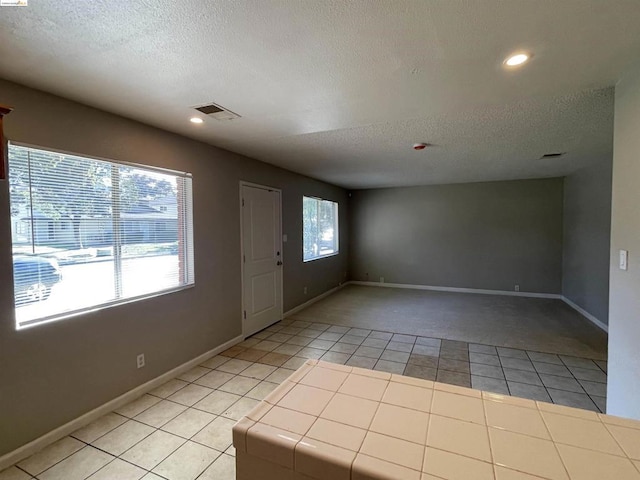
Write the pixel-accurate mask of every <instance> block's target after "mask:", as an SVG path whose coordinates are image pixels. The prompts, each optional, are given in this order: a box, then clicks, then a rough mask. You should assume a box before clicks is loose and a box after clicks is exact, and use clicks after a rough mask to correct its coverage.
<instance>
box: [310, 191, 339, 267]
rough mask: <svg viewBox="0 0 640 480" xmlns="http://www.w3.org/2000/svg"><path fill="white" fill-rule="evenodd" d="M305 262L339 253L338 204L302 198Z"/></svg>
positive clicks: (318, 199)
mask: <svg viewBox="0 0 640 480" xmlns="http://www.w3.org/2000/svg"><path fill="white" fill-rule="evenodd" d="M302 223H303V229H304V232H303V237H304V241H303V260H304V261H305V262H308V261H309V260H315V259H316V258H321V257H326V256H329V255H335V254H336V253H338V245H339V243H338V204H337V203H336V202H331V201H329V200H322V199H321V198H313V197H302Z"/></svg>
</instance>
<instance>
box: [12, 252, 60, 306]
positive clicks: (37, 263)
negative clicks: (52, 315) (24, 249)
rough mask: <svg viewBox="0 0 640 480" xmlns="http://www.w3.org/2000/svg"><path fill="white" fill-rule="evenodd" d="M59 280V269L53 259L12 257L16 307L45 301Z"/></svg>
mask: <svg viewBox="0 0 640 480" xmlns="http://www.w3.org/2000/svg"><path fill="white" fill-rule="evenodd" d="M61 280H62V274H61V273H60V267H59V266H58V262H57V261H56V260H55V259H53V258H46V257H39V256H27V255H20V256H14V257H13V287H14V296H15V302H16V305H20V304H24V303H32V302H41V301H43V300H46V299H47V298H49V295H50V294H51V288H53V286H54V285H55V284H57V283H59V282H60V281H61Z"/></svg>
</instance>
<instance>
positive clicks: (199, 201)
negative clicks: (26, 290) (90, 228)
mask: <svg viewBox="0 0 640 480" xmlns="http://www.w3.org/2000/svg"><path fill="white" fill-rule="evenodd" d="M0 103H3V104H6V105H10V106H13V107H14V108H15V111H14V112H13V113H11V114H10V115H9V116H8V117H6V118H5V131H6V135H7V137H8V138H9V139H10V140H13V141H16V142H23V143H27V144H31V145H34V146H42V147H48V148H53V149H58V150H63V151H68V152H73V153H79V154H85V155H90V156H97V157H103V158H108V159H114V160H121V161H129V162H135V163H141V164H150V165H156V166H159V167H165V168H171V169H176V170H185V171H189V172H192V173H193V178H194V180H193V191H194V223H195V239H194V240H195V255H196V256H195V261H196V265H195V267H196V272H195V273H196V282H197V283H196V286H195V288H192V289H188V290H185V291H181V292H178V293H173V294H169V295H164V296H160V297H156V298H152V299H148V300H144V301H138V302H134V303H130V304H126V305H120V306H117V307H113V308H108V309H104V310H100V311H97V312H94V313H90V314H86V315H82V316H78V317H75V318H72V319H68V320H65V321H61V322H57V323H50V324H46V325H42V326H39V327H36V328H31V329H28V330H22V331H16V330H15V328H14V312H13V293H12V288H11V287H10V286H11V285H12V277H11V234H10V222H9V199H8V185H7V182H5V181H0V246H1V247H0V286H1V287H0V456H1V455H2V454H4V453H7V452H9V451H11V450H13V449H15V448H17V447H19V446H21V445H23V444H25V443H27V442H29V441H31V440H33V439H35V438H37V437H38V436H40V435H42V434H44V433H46V432H47V431H49V430H52V429H53V428H55V427H58V426H60V425H62V424H64V423H66V422H68V421H70V420H72V419H74V418H76V417H78V416H80V415H81V414H83V413H85V412H87V411H89V410H91V409H93V408H95V407H97V406H99V405H101V404H103V403H105V402H106V401H108V400H110V399H112V398H114V397H116V396H118V395H120V394H122V393H124V392H126V391H128V390H130V389H132V388H134V387H136V386H138V385H140V384H142V383H144V382H146V381H148V380H150V379H152V378H154V377H156V376H158V375H160V374H162V373H164V372H166V371H168V370H170V369H172V368H174V367H176V366H178V365H180V364H182V363H184V362H186V361H188V360H190V359H192V358H194V357H196V356H198V355H200V354H202V353H204V352H206V351H208V350H210V349H212V348H215V347H216V346H218V345H220V344H222V343H224V342H225V341H227V340H230V339H232V338H234V337H236V336H238V335H240V334H241V333H242V326H241V313H240V312H241V288H240V287H241V285H240V214H239V205H238V202H239V200H238V199H239V181H240V180H241V179H242V180H246V181H250V182H255V183H259V184H265V185H270V186H273V187H277V188H281V189H282V190H283V196H282V199H283V232H284V233H286V234H287V235H288V242H287V243H285V244H284V248H283V254H284V308H285V311H286V310H289V309H291V308H293V307H295V306H296V305H298V304H300V303H303V302H304V301H306V300H308V299H310V298H312V297H314V296H316V295H318V294H320V293H322V292H324V291H326V290H327V289H329V288H331V287H334V286H336V285H338V283H339V282H341V281H344V279H345V278H346V274H347V260H346V245H347V242H348V232H347V223H346V219H347V216H348V215H347V212H346V208H347V201H346V198H347V197H346V192H345V191H344V190H342V189H340V188H337V187H334V186H331V185H328V184H325V183H322V182H318V181H315V180H312V179H310V178H307V177H302V176H300V175H297V174H294V173H291V172H288V171H285V170H282V169H278V168H275V167H273V166H271V165H267V164H265V163H261V162H258V161H254V160H251V159H248V158H246V157H243V156H240V155H235V154H232V153H230V152H227V151H224V150H220V149H217V148H214V147H212V146H209V145H206V144H203V143H199V142H196V141H193V140H189V139H187V138H184V137H181V136H178V135H174V134H171V133H168V132H165V131H161V130H158V129H155V128H152V127H149V126H145V125H143V124H140V123H137V122H134V121H130V120H127V119H124V118H121V117H118V116H116V115H112V114H108V113H105V112H102V111H99V110H96V109H93V108H90V107H87V106H83V105H80V104H77V103H74V102H71V101H67V100H64V99H61V98H59V97H55V96H52V95H48V94H45V93H42V92H39V91H36V90H31V89H29V88H26V87H22V86H18V85H16V84H13V83H9V82H5V81H1V80H0ZM303 194H306V195H312V196H318V197H323V198H327V199H330V200H334V201H337V202H339V204H340V209H341V210H340V220H341V224H340V230H341V231H340V242H341V251H342V252H341V254H340V255H337V256H334V257H330V258H326V259H322V260H319V261H315V262H310V263H303V262H302V195H303ZM304 286H307V287H308V294H307V295H306V296H305V295H304V294H303V288H304ZM141 352H144V353H145V355H146V360H147V366H146V367H145V368H144V369H141V370H137V369H136V368H135V358H136V355H137V354H138V353H141Z"/></svg>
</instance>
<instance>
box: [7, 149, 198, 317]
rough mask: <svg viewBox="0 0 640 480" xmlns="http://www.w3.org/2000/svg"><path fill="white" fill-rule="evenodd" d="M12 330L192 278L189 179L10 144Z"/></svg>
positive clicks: (183, 283)
mask: <svg viewBox="0 0 640 480" xmlns="http://www.w3.org/2000/svg"><path fill="white" fill-rule="evenodd" d="M9 188H10V199H11V234H12V247H13V272H14V296H15V306H16V321H17V324H18V327H26V326H30V325H34V324H37V323H40V322H43V321H49V320H54V319H58V318H60V317H63V316H66V315H69V314H71V313H77V312H82V311H86V310H92V309H95V308H98V307H101V306H106V305H111V304H114V303H119V302H123V301H131V300H132V299H136V298H141V297H146V296H149V295H152V294H158V293H164V292H168V291H172V290H176V289H179V288H183V287H185V286H187V285H190V284H193V283H194V274H193V240H192V238H193V228H192V223H193V220H192V218H193V216H192V207H191V203H192V199H191V176H190V175H189V174H186V173H179V172H167V171H165V170H159V169H156V170H154V169H152V168H147V167H140V166H131V165H125V164H121V163H113V162H107V161H103V160H95V159H92V158H84V157H79V156H74V155H66V154H60V153H55V152H50V151H44V150H36V149H33V148H27V147H22V146H17V145H9Z"/></svg>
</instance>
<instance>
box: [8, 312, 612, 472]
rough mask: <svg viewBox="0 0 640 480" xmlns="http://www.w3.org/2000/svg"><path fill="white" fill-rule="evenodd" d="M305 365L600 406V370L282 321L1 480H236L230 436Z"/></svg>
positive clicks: (535, 356) (533, 355) (570, 361)
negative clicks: (310, 361)
mask: <svg viewBox="0 0 640 480" xmlns="http://www.w3.org/2000/svg"><path fill="white" fill-rule="evenodd" d="M307 358H322V359H323V360H327V361H330V362H333V363H341V364H347V365H353V366H359V367H364V368H370V369H374V370H383V371H388V372H392V373H403V374H405V375H409V376H414V377H419V378H425V379H430V380H438V381H440V382H444V383H450V384H455V385H462V386H471V387H473V388H478V389H483V390H489V391H494V392H498V393H506V394H511V395H516V396H521V397H526V398H531V399H535V400H543V401H548V402H553V403H559V404H562V405H569V406H576V407H580V408H585V409H588V410H594V411H598V410H601V411H604V408H605V402H606V399H605V386H606V368H607V364H606V362H604V361H594V360H590V359H586V358H579V357H572V356H563V355H553V354H548V353H539V352H534V351H527V350H519V349H512V348H502V347H495V346H491V345H482V344H468V343H466V342H460V341H451V340H443V339H437V338H429V337H420V336H414V335H406V334H395V333H393V332H385V331H376V330H369V329H363V328H349V327H345V326H336V325H329V324H324V323H311V322H305V321H300V320H285V321H283V322H280V323H278V324H276V325H274V326H272V327H270V328H268V329H266V330H265V331H263V332H260V333H258V334H256V335H254V336H253V337H251V338H249V339H247V340H245V341H244V342H242V343H241V344H239V345H238V346H236V347H233V348H231V349H229V350H227V351H226V352H223V353H222V354H221V355H218V356H216V357H213V358H211V359H209V360H208V361H206V362H204V363H203V364H202V365H200V366H198V367H195V368H193V369H192V370H190V371H188V372H186V373H184V374H182V375H180V376H179V377H178V378H175V379H173V380H170V381H169V382H167V383H166V384H164V385H162V386H161V387H159V388H157V389H155V390H153V391H151V392H149V393H148V394H146V395H144V396H142V397H140V398H139V399H137V400H135V401H133V402H131V403H130V404H128V405H126V406H124V407H122V408H119V409H118V410H116V411H115V412H112V413H109V414H107V415H105V416H104V417H102V418H100V419H99V420H97V421H95V422H94V423H92V424H90V425H88V426H86V427H84V428H82V429H80V430H78V431H76V432H74V433H73V434H71V435H70V436H68V437H65V438H63V439H62V440H59V441H58V442H56V443H55V444H53V445H50V446H49V447H47V448H45V449H44V450H42V451H41V452H39V453H37V454H35V455H33V456H31V457H29V458H27V459H26V460H24V461H22V462H20V463H18V464H17V465H16V466H13V467H10V468H9V469H7V470H5V471H3V472H1V473H0V480H23V479H32V478H37V479H40V480H84V479H91V480H109V479H112V480H137V479H144V480H158V479H168V480H195V479H198V480H214V479H215V480H230V479H235V462H234V455H235V452H234V449H233V446H232V445H231V443H232V439H231V427H232V426H233V425H234V423H235V422H236V421H237V420H238V419H240V418H241V417H242V416H243V415H244V414H245V413H246V412H248V411H249V410H251V408H253V407H254V406H255V405H256V404H257V403H258V402H259V401H260V400H261V399H263V398H264V397H265V396H266V395H267V394H268V393H269V392H271V391H272V390H273V389H274V388H275V387H276V386H277V385H278V384H279V383H280V382H282V381H283V380H284V379H285V378H287V377H288V376H289V375H290V374H291V373H293V372H294V370H295V369H297V368H298V367H300V366H301V365H302V364H303V363H304V362H305V360H306V359H307ZM354 388H357V386H354ZM337 413H338V414H339V412H337Z"/></svg>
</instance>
